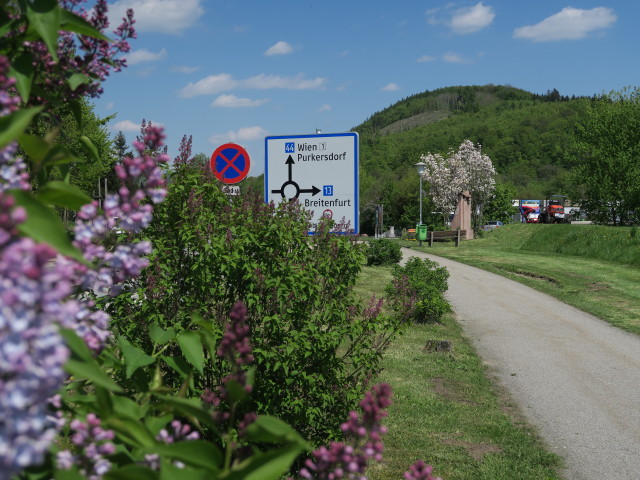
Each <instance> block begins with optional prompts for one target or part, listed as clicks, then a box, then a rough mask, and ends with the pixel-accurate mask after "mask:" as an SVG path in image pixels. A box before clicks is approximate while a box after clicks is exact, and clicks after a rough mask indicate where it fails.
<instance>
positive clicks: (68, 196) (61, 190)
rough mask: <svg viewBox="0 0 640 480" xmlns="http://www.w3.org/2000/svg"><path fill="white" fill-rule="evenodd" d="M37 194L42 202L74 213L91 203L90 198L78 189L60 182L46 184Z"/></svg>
mask: <svg viewBox="0 0 640 480" xmlns="http://www.w3.org/2000/svg"><path fill="white" fill-rule="evenodd" d="M37 194H38V199H39V200H40V201H42V202H45V203H48V204H50V205H55V206H57V207H64V208H68V209H70V210H76V211H77V210H80V207H82V206H83V205H85V204H87V203H90V202H91V197H89V195H87V194H86V193H84V192H83V191H82V190H80V189H79V188H78V187H76V186H75V185H71V184H69V183H66V182H61V181H60V180H53V181H51V182H49V183H47V184H46V185H45V186H44V187H42V188H41V189H39V190H38V192H37Z"/></svg>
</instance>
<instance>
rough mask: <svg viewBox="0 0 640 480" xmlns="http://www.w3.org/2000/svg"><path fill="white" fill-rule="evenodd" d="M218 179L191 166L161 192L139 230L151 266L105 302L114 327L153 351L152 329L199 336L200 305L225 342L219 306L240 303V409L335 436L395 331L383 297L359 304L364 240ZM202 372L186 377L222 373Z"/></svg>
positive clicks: (312, 434)
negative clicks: (227, 191)
mask: <svg viewBox="0 0 640 480" xmlns="http://www.w3.org/2000/svg"><path fill="white" fill-rule="evenodd" d="M218 185H219V184H218V183H217V182H216V181H215V179H214V178H213V176H212V175H211V174H210V172H209V171H208V169H201V168H199V167H195V166H190V165H181V166H179V167H178V168H177V169H176V171H175V172H174V173H173V174H172V175H171V179H170V181H169V192H168V195H167V199H166V201H165V202H164V203H163V204H161V205H159V206H158V208H157V209H156V212H155V217H154V222H153V223H152V225H151V226H150V228H149V229H148V230H147V231H146V232H145V233H146V235H147V236H148V238H149V239H150V240H151V241H152V242H153V245H154V247H155V251H154V253H153V255H152V258H151V262H152V267H150V268H148V269H147V270H146V271H145V272H144V274H143V276H142V277H141V279H140V281H138V282H137V283H135V284H131V285H130V287H131V288H130V290H129V291H128V292H127V293H125V294H124V295H121V296H120V297H118V298H116V299H113V300H108V302H109V306H108V307H107V308H108V310H109V313H111V315H112V318H113V320H112V325H113V328H115V329H116V330H117V331H118V332H119V333H121V334H122V335H125V336H126V337H127V338H128V340H129V341H130V342H132V343H135V344H137V345H138V346H139V347H141V348H142V349H143V350H144V351H145V352H146V354H151V350H152V348H153V346H152V342H151V341H150V338H149V327H150V325H153V324H157V325H158V326H159V327H161V328H164V329H168V328H173V329H175V330H176V331H177V332H181V331H186V330H190V329H194V328H195V331H196V332H197V330H198V328H201V327H197V326H196V327H194V326H193V324H192V322H191V316H192V314H193V313H194V312H197V313H198V314H199V315H201V316H202V317H203V318H204V319H206V320H207V321H208V322H209V324H210V325H211V328H212V329H214V331H217V332H218V333H217V337H218V338H220V336H221V334H222V333H221V332H222V330H223V326H224V324H225V322H226V312H228V311H229V310H230V309H231V307H232V306H233V304H234V303H235V302H236V301H238V300H240V301H242V302H243V303H244V304H245V305H246V306H247V308H248V309H249V312H250V313H249V314H248V318H247V322H248V324H249V326H250V328H251V330H252V332H254V336H253V338H254V356H255V366H256V380H255V384H254V392H253V394H252V396H251V402H252V404H250V405H247V408H248V409H250V410H253V409H255V410H257V411H258V412H259V413H269V414H270V415H277V416H279V417H280V418H282V419H283V420H285V421H286V422H288V423H289V424H291V425H292V426H293V427H294V428H296V429H297V430H298V431H300V432H301V433H303V434H304V435H305V437H306V438H308V439H310V440H312V441H314V442H321V441H325V440H327V439H333V438H337V437H338V436H339V435H340V423H341V422H343V421H344V418H345V416H346V415H347V414H348V412H349V411H350V410H352V409H353V408H354V407H355V406H356V405H357V402H358V400H359V399H360V398H362V395H363V393H364V392H365V391H366V387H367V382H368V381H369V379H370V378H371V377H372V376H373V375H374V374H375V373H376V372H377V371H378V369H379V360H380V356H381V353H382V350H383V349H384V348H385V346H386V345H387V343H388V341H389V340H390V339H391V338H392V337H393V335H394V334H395V332H396V331H397V330H398V328H399V322H398V321H397V320H396V319H394V318H390V317H388V316H386V317H385V316H381V315H380V309H381V304H379V303H377V302H374V303H373V304H372V305H370V306H369V307H368V308H367V307H365V306H363V305H359V304H358V302H356V300H355V297H354V295H353V287H354V285H355V281H356V278H357V276H358V273H359V272H360V269H361V267H362V264H363V263H364V253H363V248H364V247H363V246H362V245H361V244H358V243H356V242H355V241H354V239H353V238H350V237H348V236H346V235H333V234H330V233H329V232H328V229H327V228H323V227H322V226H321V227H319V228H318V230H317V232H316V234H315V235H313V236H309V235H308V234H307V232H308V220H309V217H308V214H307V213H306V212H305V211H304V210H302V209H301V208H300V206H299V205H298V204H296V203H291V204H284V205H281V206H279V207H275V206H274V205H266V204H265V203H264V202H263V201H262V199H261V198H260V197H258V196H251V195H246V196H242V197H237V198H233V199H230V198H229V197H227V196H226V195H224V194H223V193H222V192H221V191H220V187H219V186H218ZM141 299H144V301H141ZM213 349H214V350H215V347H213ZM211 357H212V358H213V356H211ZM166 368H167V370H170V369H171V366H169V365H167V366H166ZM203 372H204V373H203V374H201V375H198V372H194V376H193V380H191V381H192V382H193V389H194V391H195V392H196V393H197V392H199V391H202V390H203V389H205V388H214V387H215V386H216V382H218V381H219V379H220V378H222V376H224V372H222V371H221V370H220V366H219V364H218V363H216V361H215V360H212V359H208V360H207V365H206V367H205V368H204V369H203ZM169 373H171V372H169ZM173 376H174V377H175V378H174V380H173V381H174V382H182V381H183V380H184V379H183V377H182V376H180V375H177V374H175V373H174V374H173Z"/></svg>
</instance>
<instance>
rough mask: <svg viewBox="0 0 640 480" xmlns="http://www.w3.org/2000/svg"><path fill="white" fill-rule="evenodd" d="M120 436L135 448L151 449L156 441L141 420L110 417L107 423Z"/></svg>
mask: <svg viewBox="0 0 640 480" xmlns="http://www.w3.org/2000/svg"><path fill="white" fill-rule="evenodd" d="M105 423H106V424H107V425H108V426H109V427H110V428H111V429H113V430H114V431H115V432H116V433H117V434H118V436H119V437H120V438H121V439H122V440H123V441H125V442H127V443H128V444H130V445H132V446H134V447H151V446H153V445H155V443H156V441H155V439H154V438H153V435H152V434H151V432H150V431H149V429H148V428H147V427H146V425H144V423H142V422H140V421H139V420H134V419H132V418H127V417H115V416H113V417H109V418H108V419H107V420H106V422H105Z"/></svg>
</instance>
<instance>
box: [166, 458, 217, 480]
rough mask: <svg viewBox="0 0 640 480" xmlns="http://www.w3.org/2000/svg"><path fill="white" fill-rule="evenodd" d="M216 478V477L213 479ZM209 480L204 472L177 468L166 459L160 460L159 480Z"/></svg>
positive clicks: (209, 477) (208, 475) (208, 476)
mask: <svg viewBox="0 0 640 480" xmlns="http://www.w3.org/2000/svg"><path fill="white" fill-rule="evenodd" d="M215 478H218V477H215ZM176 479H179V480H211V479H212V477H211V475H210V474H209V473H208V472H207V471H206V470H192V469H190V468H178V467H176V466H175V465H174V464H173V463H172V462H170V461H169V460H168V459H162V464H161V467H160V480H176Z"/></svg>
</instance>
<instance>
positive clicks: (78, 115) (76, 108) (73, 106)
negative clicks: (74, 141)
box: [67, 100, 83, 129]
mask: <svg viewBox="0 0 640 480" xmlns="http://www.w3.org/2000/svg"><path fill="white" fill-rule="evenodd" d="M67 107H69V110H71V113H72V114H73V118H74V119H75V120H76V124H77V125H78V127H79V128H80V129H82V123H83V121H82V104H81V103H80V102H79V101H78V100H72V101H70V102H67Z"/></svg>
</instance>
